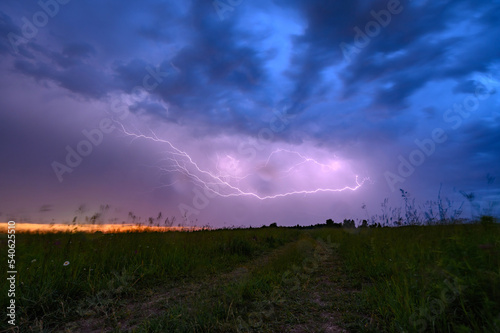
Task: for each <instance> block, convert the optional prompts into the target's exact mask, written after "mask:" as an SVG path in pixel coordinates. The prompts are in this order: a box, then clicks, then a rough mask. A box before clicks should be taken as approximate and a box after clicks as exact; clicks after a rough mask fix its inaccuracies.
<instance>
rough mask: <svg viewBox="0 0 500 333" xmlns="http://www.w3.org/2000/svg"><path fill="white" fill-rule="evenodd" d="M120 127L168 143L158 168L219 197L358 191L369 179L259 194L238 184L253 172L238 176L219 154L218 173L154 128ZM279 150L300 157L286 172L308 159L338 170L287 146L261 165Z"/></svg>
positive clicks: (139, 136) (261, 197) (260, 197)
mask: <svg viewBox="0 0 500 333" xmlns="http://www.w3.org/2000/svg"><path fill="white" fill-rule="evenodd" d="M118 125H119V127H120V128H121V131H122V132H123V133H124V134H125V135H127V136H130V137H132V140H137V139H144V140H149V141H153V142H158V143H162V144H165V145H166V147H167V148H168V149H167V151H166V154H167V156H166V157H165V158H164V159H162V160H161V162H168V164H169V165H168V166H157V168H158V169H159V170H160V171H161V172H164V173H173V172H179V173H181V174H183V175H184V176H186V177H187V178H188V179H190V180H191V181H192V182H193V184H194V185H196V186H198V187H200V188H202V189H206V190H208V191H210V192H211V193H213V194H215V195H217V196H220V197H225V198H228V197H240V196H246V197H253V198H255V199H258V200H267V199H276V198H281V197H287V196H292V195H300V194H302V195H307V194H315V193H322V192H342V191H347V190H350V191H355V190H357V189H358V188H360V187H361V186H363V184H364V183H365V181H367V180H369V178H363V179H362V180H360V179H359V177H358V176H356V177H355V185H352V186H344V187H342V188H327V187H325V188H316V189H313V190H295V191H289V192H283V193H278V194H273V195H260V194H258V193H255V192H251V191H247V190H244V189H242V188H241V187H239V185H238V184H235V183H239V182H240V181H241V180H243V179H245V178H248V177H250V176H252V175H254V174H252V173H249V174H246V175H244V176H235V175H230V174H228V173H225V172H223V170H221V167H220V156H219V155H217V158H218V160H219V161H218V162H217V163H216V169H217V173H213V172H211V171H209V170H206V169H204V168H202V167H200V165H199V164H198V163H197V162H196V161H195V160H194V159H193V158H192V157H191V156H190V155H189V154H188V153H187V152H185V151H183V150H181V149H179V148H177V147H176V146H175V145H174V144H173V143H172V142H170V141H168V140H165V139H161V138H159V137H158V136H157V135H156V134H155V133H154V132H153V131H150V132H151V135H146V134H142V133H134V132H130V131H128V130H127V129H126V128H125V127H124V126H123V124H121V123H118ZM279 153H286V154H290V155H295V156H296V157H297V158H298V159H299V161H298V162H297V163H295V164H294V165H292V166H291V167H290V168H288V169H287V170H286V171H285V172H284V174H285V176H286V175H289V174H291V173H293V172H296V171H297V170H298V168H299V167H300V166H302V165H304V164H306V163H312V164H314V165H317V166H319V167H321V168H326V169H327V170H335V169H336V167H335V166H332V165H327V164H323V163H320V162H318V161H317V160H315V159H313V158H310V157H306V156H304V155H302V154H301V153H299V152H296V151H292V150H287V149H277V150H275V151H273V152H272V153H270V154H269V156H268V158H267V160H266V162H265V163H264V165H263V166H262V167H261V169H263V168H265V167H267V166H268V165H269V164H270V163H271V159H272V158H273V157H275V155H277V154H279ZM225 157H226V158H227V159H229V160H230V161H231V164H232V165H233V167H234V166H237V165H238V164H239V161H238V160H237V159H236V158H234V157H232V156H230V155H225ZM175 183H176V182H174V183H171V184H167V185H163V186H161V187H168V186H172V185H173V184H175Z"/></svg>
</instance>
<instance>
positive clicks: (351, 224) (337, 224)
mask: <svg viewBox="0 0 500 333" xmlns="http://www.w3.org/2000/svg"><path fill="white" fill-rule="evenodd" d="M277 227H278V224H277V223H276V222H274V223H271V224H270V225H269V226H265V225H263V226H262V227H261V228H277ZM325 227H327V228H348V229H354V228H356V222H355V221H354V220H351V219H344V221H342V222H335V221H333V220H332V219H328V220H326V222H325V223H317V224H312V225H308V226H302V225H298V224H297V225H295V226H290V227H287V228H293V229H314V228H325ZM358 228H382V225H381V224H380V223H368V221H367V220H363V221H362V222H361V224H360V225H359V226H358Z"/></svg>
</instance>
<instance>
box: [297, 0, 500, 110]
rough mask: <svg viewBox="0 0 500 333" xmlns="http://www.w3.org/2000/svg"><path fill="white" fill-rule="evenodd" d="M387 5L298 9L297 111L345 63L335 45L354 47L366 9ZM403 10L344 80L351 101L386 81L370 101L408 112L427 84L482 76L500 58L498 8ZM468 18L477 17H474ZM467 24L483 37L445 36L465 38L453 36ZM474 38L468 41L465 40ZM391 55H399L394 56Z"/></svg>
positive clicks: (450, 5) (456, 5) (482, 4)
mask: <svg viewBox="0 0 500 333" xmlns="http://www.w3.org/2000/svg"><path fill="white" fill-rule="evenodd" d="M387 3H388V2H387V1H377V2H371V3H370V4H369V5H367V3H366V2H364V1H350V2H324V1H309V2H307V3H299V4H297V5H296V6H297V8H299V10H300V11H301V12H302V13H303V15H304V17H305V18H306V21H307V23H308V27H307V29H306V31H305V33H304V35H302V36H300V37H298V38H296V41H295V44H296V49H297V50H298V51H297V53H296V54H295V56H294V61H293V66H294V68H293V69H291V72H292V73H293V74H292V75H291V78H292V79H294V80H295V81H296V85H295V90H294V91H293V96H295V97H296V102H295V106H294V110H295V111H294V112H298V111H300V107H299V103H300V102H305V101H307V100H308V99H309V98H310V97H311V96H313V92H314V91H315V90H314V89H315V87H317V86H318V83H321V79H320V75H321V72H322V71H323V70H324V69H325V68H327V67H328V66H334V65H336V64H339V63H342V62H343V60H344V59H343V54H342V52H341V49H340V48H339V45H340V44H341V43H348V44H353V40H354V37H355V36H356V32H355V31H354V30H353V29H354V27H358V28H360V29H361V30H362V31H364V29H365V26H366V24H367V23H368V22H370V21H373V20H374V18H373V17H372V15H371V14H370V11H371V10H373V11H375V12H379V11H380V10H384V9H386V8H387ZM289 5H290V4H289ZM401 6H402V8H403V9H402V12H401V13H400V14H395V15H392V17H391V21H390V23H389V24H388V25H387V26H386V27H383V28H382V29H381V33H380V34H379V35H378V36H375V37H373V38H369V39H370V41H369V44H368V45H367V46H366V47H364V48H362V49H361V50H360V52H359V55H357V56H355V57H354V58H353V59H352V60H353V61H352V62H351V63H350V65H349V66H348V67H347V68H346V70H345V71H344V72H343V73H342V74H341V76H342V79H343V82H344V87H343V92H344V95H345V96H355V95H356V94H358V93H360V92H361V90H362V89H364V88H366V84H367V83H370V82H372V81H376V82H379V83H391V87H390V88H388V89H382V88H379V91H378V92H377V94H376V95H375V98H374V103H376V104H381V105H387V106H390V107H396V109H397V107H398V106H400V107H401V106H406V105H405V101H406V99H407V98H408V97H409V96H411V95H412V93H414V92H415V91H416V90H418V89H419V88H421V87H423V86H424V85H425V84H426V83H427V82H431V81H434V80H442V79H444V78H447V77H452V78H461V77H463V76H465V75H467V74H470V73H472V72H474V71H486V70H487V68H488V65H490V64H492V63H494V62H495V61H498V60H499V59H500V53H499V50H498V47H497V46H496V42H495V41H496V40H498V39H499V38H500V32H499V29H496V28H493V27H492V25H491V22H492V21H493V20H494V19H495V18H496V17H498V13H499V12H500V4H499V3H498V2H493V3H492V2H491V1H479V2H473V3H472V2H465V1H461V2H458V1H453V2H448V1H432V2H426V3H425V5H423V6H419V7H417V6H414V5H411V4H409V3H408V2H407V1H401ZM473 13H474V14H476V13H481V15H480V16H479V17H477V18H474V17H473ZM464 21H468V22H471V23H478V24H479V25H481V28H482V29H481V31H480V32H478V33H477V34H475V35H474V36H468V37H467V38H468V39H467V40H466V37H457V36H451V37H446V36H444V34H445V33H447V32H452V33H454V34H456V35H458V36H460V35H461V34H462V33H463V34H466V33H468V32H467V31H461V30H459V32H458V33H457V32H455V31H454V29H455V28H459V25H460V23H461V22H464ZM440 34H443V36H440ZM471 38H472V39H473V42H469V39H471ZM395 52H398V53H399V54H398V55H396V56H395V58H393V57H391V54H392V53H395ZM302 108H303V106H302Z"/></svg>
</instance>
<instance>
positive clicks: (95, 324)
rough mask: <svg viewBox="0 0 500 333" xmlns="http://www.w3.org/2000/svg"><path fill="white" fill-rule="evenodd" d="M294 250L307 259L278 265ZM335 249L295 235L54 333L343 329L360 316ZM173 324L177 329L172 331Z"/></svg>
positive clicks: (354, 293) (99, 310)
mask: <svg viewBox="0 0 500 333" xmlns="http://www.w3.org/2000/svg"><path fill="white" fill-rule="evenodd" d="M293 251H302V252H304V253H307V255H304V258H303V259H302V260H300V261H299V262H296V263H294V264H292V265H290V264H287V265H285V266H283V265H282V264H283V262H284V261H286V260H289V257H290V254H291V253H294V252H293ZM336 251H337V249H335V248H332V247H331V246H328V244H327V243H325V242H322V241H317V240H314V239H312V238H310V237H307V239H304V238H301V239H299V240H298V241H295V242H292V243H289V244H285V245H283V246H281V247H278V248H277V249H275V250H273V251H272V252H268V253H265V254H263V255H261V256H259V257H257V258H254V259H252V260H250V261H248V262H246V263H244V264H242V265H239V266H238V267H236V268H235V269H234V270H232V271H230V272H227V273H224V274H219V275H213V274H212V275H209V276H208V277H206V278H203V279H202V280H198V281H194V282H189V283H183V282H179V283H173V284H171V285H168V286H155V287H153V288H149V289H147V290H144V292H141V293H140V294H139V295H135V296H133V297H130V298H125V297H122V298H120V299H116V300H114V301H113V302H111V304H109V303H107V304H105V306H101V307H98V308H97V310H96V311H95V312H94V313H90V314H89V313H87V314H85V313H83V314H82V318H81V319H80V320H77V321H75V322H72V323H69V324H67V325H66V326H65V328H64V329H63V330H62V331H60V332H129V331H136V332H170V331H172V332H280V333H281V332H293V333H299V332H311V333H312V332H314V333H319V332H325V333H327V332H347V331H348V330H346V329H345V328H342V327H348V326H349V323H350V322H356V321H358V322H359V320H360V318H361V319H362V320H363V321H366V318H365V317H363V316H362V315H361V314H358V312H359V310H360V308H359V307H358V305H357V301H356V300H357V297H358V291H357V290H355V289H353V288H352V286H350V283H349V281H347V279H346V278H345V276H344V275H343V274H342V273H341V270H340V267H339V257H338V253H337V252H336ZM285 264H286V262H285ZM284 267H285V268H284ZM267 270H271V271H272V270H275V271H276V272H277V274H279V278H278V279H274V280H273V279H272V278H270V277H269V276H270V274H269V273H267ZM276 272H274V273H276ZM247 292H252V293H254V294H253V295H249V296H248V295H246V293H247ZM241 295H243V296H241ZM242 297H243V298H242ZM247 297H248V302H247V303H245V302H244V300H245V299H247ZM221 311H222V312H223V313H222V314H221ZM211 312H217V313H218V314H217V318H219V319H217V321H216V322H215V323H213V322H211V321H210V320H209V319H207V318H205V317H210V316H211V315H212V314H211ZM346 312H347V313H346ZM175 322H182V325H181V324H179V325H177V324H176V325H174V326H171V325H173V324H172V323H175Z"/></svg>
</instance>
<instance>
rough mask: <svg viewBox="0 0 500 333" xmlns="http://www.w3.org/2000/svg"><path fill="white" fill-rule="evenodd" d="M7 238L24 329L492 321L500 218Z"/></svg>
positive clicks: (413, 325)
mask: <svg viewBox="0 0 500 333" xmlns="http://www.w3.org/2000/svg"><path fill="white" fill-rule="evenodd" d="M16 236H17V237H16V244H17V249H16V250H17V252H16V256H17V258H16V261H17V270H18V272H19V273H18V285H17V294H16V299H17V305H18V309H17V314H18V319H19V320H18V323H19V324H20V325H21V327H20V331H21V332H30V331H33V332H53V331H64V329H66V330H68V331H75V330H76V329H77V328H79V327H80V330H81V331H84V330H85V327H86V326H85V325H90V326H92V325H94V326H95V325H97V327H99V328H102V327H107V328H108V329H109V331H114V332H120V331H131V330H133V331H135V332H284V331H290V330H292V329H294V328H295V329H298V330H297V331H307V330H306V328H308V329H309V331H310V332H321V331H327V330H326V329H325V327H327V326H325V325H326V324H328V325H336V326H337V327H344V328H346V329H348V330H350V331H363V332H380V331H382V332H384V331H385V332H424V331H425V332H500V301H499V300H500V226H499V225H498V224H492V223H490V224H487V223H484V224H474V225H446V226H445V225H442V226H425V227H417V226H412V227H400V228H373V229H372V228H362V229H349V230H347V229H334V228H318V229H313V230H298V229H287V228H263V229H241V230H215V231H197V232H189V233H184V232H168V233H154V232H145V233H124V234H113V235H111V234H83V233H76V234H69V233H58V234H40V235H38V234H17V235H16ZM319 239H323V240H326V239H330V240H331V242H332V243H335V244H337V245H335V246H333V247H328V246H326V245H325V243H324V242H321V241H318V240H319ZM1 241H2V244H5V243H6V239H5V238H2V239H1ZM3 248H4V251H2V252H3V253H6V247H5V246H4V247H3ZM65 261H69V262H70V264H69V265H68V266H63V263H64V262H65ZM3 274H5V273H3ZM1 278H2V279H5V275H4V276H2V277H1ZM6 287H7V286H6V285H4V284H2V290H1V293H2V296H1V297H2V304H6V302H7V298H6V294H7V292H6V290H7V288H6ZM325 318H326V319H325ZM92 320H99V322H98V324H96V323H94V324H92ZM1 325H2V328H7V326H6V321H2V324H1ZM82 325H84V326H82ZM90 326H89V327H90ZM81 327H84V328H81Z"/></svg>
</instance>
